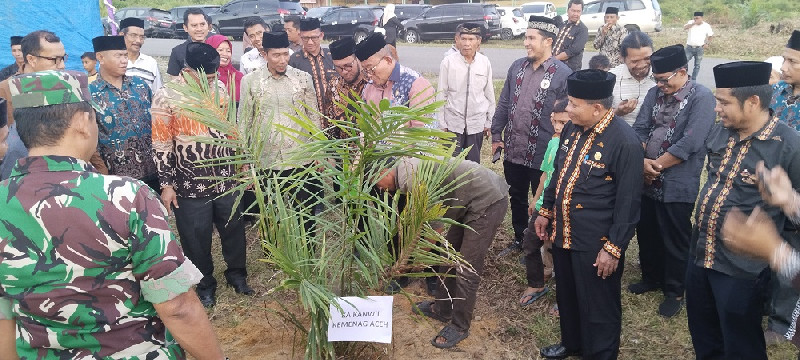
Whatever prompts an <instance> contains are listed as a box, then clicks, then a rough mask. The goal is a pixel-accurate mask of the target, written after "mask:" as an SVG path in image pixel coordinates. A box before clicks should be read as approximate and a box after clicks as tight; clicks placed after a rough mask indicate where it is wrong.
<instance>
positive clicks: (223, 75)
mask: <svg viewBox="0 0 800 360" xmlns="http://www.w3.org/2000/svg"><path fill="white" fill-rule="evenodd" d="M223 42H226V43H228V46H230V47H231V61H230V63H229V64H228V65H226V66H222V65H220V67H219V70H217V73H219V79H220V80H222V83H223V84H225V86H226V87H227V88H228V89H231V90H235V91H236V102H239V84H241V83H242V77H243V76H244V74H242V72H241V71H239V70H236V68H235V67H233V57H232V56H233V44H231V42H230V40H228V38H227V37H225V36H222V35H214V36H211V37H209V38H208V39H206V44H208V45H211V46H213V47H214V49H216V48H218V47H219V46H220V45H221V44H222V43H223ZM231 79H233V81H234V83H233V85H232V86H231V84H228V82H229V81H230V80H231Z"/></svg>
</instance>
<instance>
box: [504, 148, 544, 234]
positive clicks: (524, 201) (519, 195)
mask: <svg viewBox="0 0 800 360" xmlns="http://www.w3.org/2000/svg"><path fill="white" fill-rule="evenodd" d="M503 174H504V175H505V177H506V183H507V184H508V186H509V189H508V195H509V198H510V202H511V224H512V226H513V227H514V242H516V243H519V244H520V245H521V244H522V235H523V232H524V231H525V228H527V227H528V196H529V195H530V194H531V193H532V192H536V188H538V187H539V180H541V178H542V171H541V170H538V169H531V168H529V167H527V166H524V165H517V164H514V163H511V162H509V161H504V162H503Z"/></svg>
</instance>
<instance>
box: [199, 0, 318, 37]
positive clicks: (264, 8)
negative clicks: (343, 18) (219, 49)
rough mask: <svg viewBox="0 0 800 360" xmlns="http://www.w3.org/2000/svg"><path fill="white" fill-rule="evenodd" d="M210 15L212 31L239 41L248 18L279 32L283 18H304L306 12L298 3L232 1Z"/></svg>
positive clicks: (269, 0)
mask: <svg viewBox="0 0 800 360" xmlns="http://www.w3.org/2000/svg"><path fill="white" fill-rule="evenodd" d="M210 15H211V23H212V26H213V28H214V31H216V32H217V33H218V34H222V35H225V36H233V37H234V38H237V39H240V38H241V37H242V34H243V33H244V28H243V26H244V21H245V20H246V19H247V18H249V17H253V16H258V17H260V18H262V19H263V20H264V22H265V23H266V24H267V29H266V30H267V31H281V30H283V17H284V16H287V15H296V16H305V15H306V12H305V10H303V8H302V7H301V6H300V3H299V2H298V1H280V0H233V1H230V2H228V3H227V4H225V5H222V7H220V8H219V10H218V11H217V12H215V13H213V14H210Z"/></svg>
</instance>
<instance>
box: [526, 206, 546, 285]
mask: <svg viewBox="0 0 800 360" xmlns="http://www.w3.org/2000/svg"><path fill="white" fill-rule="evenodd" d="M534 215H535V214H534ZM542 245H544V241H542V240H541V239H539V237H538V236H536V231H535V229H534V228H533V226H530V227H529V228H528V230H527V234H526V235H525V239H524V241H523V242H522V251H523V252H524V255H523V256H525V276H526V277H527V281H528V286H530V287H532V288H536V289H538V288H541V287H544V263H543V262H542Z"/></svg>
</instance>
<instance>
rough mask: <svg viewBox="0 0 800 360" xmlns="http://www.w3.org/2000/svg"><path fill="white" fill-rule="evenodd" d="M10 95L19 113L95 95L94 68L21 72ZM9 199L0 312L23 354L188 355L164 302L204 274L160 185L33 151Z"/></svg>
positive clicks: (2, 188) (1, 247)
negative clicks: (167, 320)
mask: <svg viewBox="0 0 800 360" xmlns="http://www.w3.org/2000/svg"><path fill="white" fill-rule="evenodd" d="M11 93H12V96H13V99H14V103H15V106H16V108H17V109H19V108H25V107H38V106H45V105H55V104H66V103H78V102H83V101H87V102H89V103H92V102H91V100H90V97H89V92H88V89H87V86H86V76H85V75H82V74H78V73H71V72H59V71H46V72H40V73H31V74H26V75H22V76H19V77H16V78H13V80H12V82H11ZM93 105H94V104H93ZM19 120H20V122H24V121H25V119H24V118H21V119H19ZM0 199H2V202H0V206H1V207H2V208H3V211H0V224H1V225H0V319H14V320H15V322H16V333H17V339H16V347H17V353H18V354H19V356H20V358H22V359H54V358H58V359H182V358H185V354H184V352H183V350H182V349H181V348H180V346H179V345H178V344H177V343H176V342H175V341H174V340H173V339H172V337H171V336H170V334H169V333H168V332H167V329H166V327H165V326H164V323H163V322H162V321H161V319H159V318H158V315H157V313H156V310H155V308H154V307H153V304H158V303H162V302H165V301H168V300H171V299H173V298H175V297H176V296H178V295H180V294H182V293H184V292H186V291H189V290H190V288H191V286H192V285H194V284H196V283H197V282H199V280H200V277H201V274H200V272H199V271H198V270H197V268H196V267H195V266H194V265H193V264H192V263H191V262H190V261H189V260H188V259H186V258H185V257H184V255H183V253H182V251H181V249H180V247H179V245H178V243H177V242H176V241H175V238H174V236H173V234H172V232H171V231H170V228H169V224H168V223H167V214H166V211H165V209H164V207H163V206H162V205H161V203H160V202H159V201H158V199H157V197H156V195H155V194H154V193H153V191H152V190H151V189H150V188H149V187H147V186H146V185H145V184H144V183H142V182H141V181H138V180H132V179H130V178H124V177H118V176H107V175H102V174H99V173H97V172H96V170H95V169H94V167H92V166H91V165H90V164H89V163H87V162H85V161H83V160H79V159H76V158H73V157H68V156H30V157H26V158H23V159H21V160H19V162H18V164H17V166H16V167H15V168H14V171H13V172H12V174H11V177H10V178H9V179H7V180H5V181H3V182H2V183H0Z"/></svg>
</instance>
